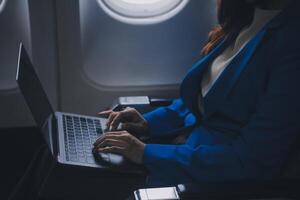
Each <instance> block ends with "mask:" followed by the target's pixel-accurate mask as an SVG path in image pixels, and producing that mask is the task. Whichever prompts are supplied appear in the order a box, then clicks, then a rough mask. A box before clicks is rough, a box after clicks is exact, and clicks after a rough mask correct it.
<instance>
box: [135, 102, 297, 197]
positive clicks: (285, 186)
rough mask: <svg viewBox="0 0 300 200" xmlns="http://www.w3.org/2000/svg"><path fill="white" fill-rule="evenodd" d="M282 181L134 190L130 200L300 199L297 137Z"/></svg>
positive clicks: (205, 184) (185, 185) (287, 160)
mask: <svg viewBox="0 0 300 200" xmlns="http://www.w3.org/2000/svg"><path fill="white" fill-rule="evenodd" d="M133 107H134V106H133ZM281 177H282V178H280V179H277V180H270V181H237V182H226V183H203V184H180V185H177V186H170V187H166V188H145V189H140V190H136V191H134V192H133V194H132V196H131V197H129V199H130V200H156V199H170V200H171V199H172V200H196V199H197V200H199V199H201V200H206V199H207V200H211V199H248V200H250V199H251V200H254V199H260V200H262V199H269V200H292V199H300V191H299V188H298V185H300V136H299V137H298V139H296V142H295V143H294V144H293V145H292V148H291V150H290V154H289V156H288V158H287V159H286V162H285V164H284V166H283V168H282V176H281Z"/></svg>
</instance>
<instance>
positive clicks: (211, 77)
mask: <svg viewBox="0 0 300 200" xmlns="http://www.w3.org/2000/svg"><path fill="white" fill-rule="evenodd" d="M280 12H281V11H280V10H263V9H260V8H256V9H255V14H254V19H253V22H252V24H251V25H250V26H248V27H246V28H244V29H243V30H242V31H241V32H240V34H239V35H238V37H237V38H236V41H235V42H234V43H233V44H232V45H230V46H229V47H228V48H227V49H226V50H225V51H224V52H223V53H222V54H221V55H220V56H218V57H217V58H216V59H215V60H214V61H213V62H212V64H211V66H210V67H209V69H208V70H207V72H206V73H205V74H204V76H203V79H202V82H201V86H202V95H203V97H205V96H206V95H207V93H208V92H209V90H210V89H211V88H212V87H213V85H214V83H215V82H216V80H217V79H218V78H219V77H220V75H221V74H222V72H223V71H224V70H225V68H226V67H227V66H228V65H229V64H230V62H231V61H232V60H233V59H234V57H235V56H236V55H237V54H238V53H239V52H240V51H241V50H242V49H243V48H244V47H245V45H246V44H247V43H248V42H249V41H250V40H251V39H252V38H253V37H254V36H255V35H256V34H257V33H258V32H259V31H260V30H261V29H262V28H263V27H264V26H265V25H266V24H267V23H268V22H269V21H270V20H271V19H272V18H273V17H275V16H276V15H277V14H279V13H280ZM200 103H201V102H200ZM200 109H201V106H200Z"/></svg>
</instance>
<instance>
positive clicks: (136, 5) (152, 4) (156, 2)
mask: <svg viewBox="0 0 300 200" xmlns="http://www.w3.org/2000/svg"><path fill="white" fill-rule="evenodd" d="M188 1H189V0H98V3H99V5H100V6H101V8H102V9H103V10H104V11H105V12H106V14H108V15H109V16H111V17H113V18H114V19H116V20H119V21H121V22H124V23H129V24H139V25H144V24H155V23H159V22H163V21H166V20H168V19H170V18H172V17H173V16H175V15H176V14H178V13H179V12H180V11H181V10H182V9H183V8H184V7H185V5H186V4H187V3H188Z"/></svg>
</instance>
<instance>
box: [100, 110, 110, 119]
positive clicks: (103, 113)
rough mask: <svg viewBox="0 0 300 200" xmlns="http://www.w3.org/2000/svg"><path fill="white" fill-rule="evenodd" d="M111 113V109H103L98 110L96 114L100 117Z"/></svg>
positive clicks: (105, 116)
mask: <svg viewBox="0 0 300 200" xmlns="http://www.w3.org/2000/svg"><path fill="white" fill-rule="evenodd" d="M111 113H113V111H112V110H105V111H101V112H98V113H97V115H99V116H100V117H104V118H108V117H109V115H110V114H111Z"/></svg>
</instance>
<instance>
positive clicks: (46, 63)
mask: <svg viewBox="0 0 300 200" xmlns="http://www.w3.org/2000/svg"><path fill="white" fill-rule="evenodd" d="M53 3H54V1H52V0H29V1H27V0H8V1H7V4H6V5H5V7H4V9H3V12H2V13H0V26H1V29H0V44H1V45H0V52H1V53H0V127H1V128H2V127H16V126H31V125H34V124H35V123H34V122H33V120H32V117H31V113H30V112H29V110H28V108H27V106H26V104H25V101H24V99H23V96H22V95H21V94H20V92H19V90H18V88H17V84H16V81H15V74H16V67H17V58H18V48H19V43H20V42H23V43H24V45H25V47H26V48H27V50H28V51H29V54H30V57H31V58H32V61H33V64H34V66H35V68H36V70H37V72H38V74H39V76H40V78H41V81H42V82H43V85H44V87H45V89H46V91H47V93H48V96H49V97H50V99H51V102H52V104H53V106H54V107H56V105H57V96H56V87H57V85H56V79H55V78H56V77H57V74H56V67H57V65H56V61H57V59H56V57H55V54H56V49H55V45H56V39H55V35H56V29H55V12H54V9H53V8H54V5H53Z"/></svg>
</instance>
